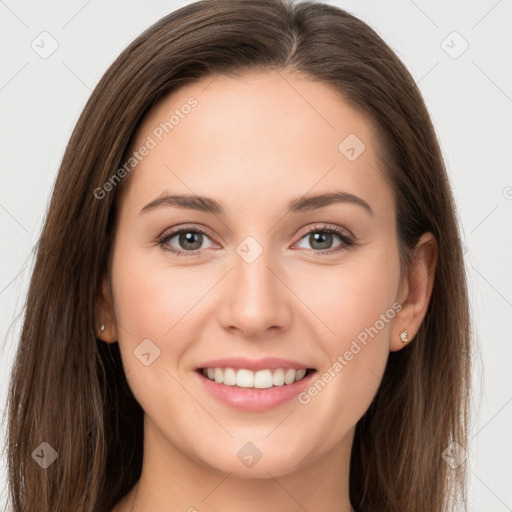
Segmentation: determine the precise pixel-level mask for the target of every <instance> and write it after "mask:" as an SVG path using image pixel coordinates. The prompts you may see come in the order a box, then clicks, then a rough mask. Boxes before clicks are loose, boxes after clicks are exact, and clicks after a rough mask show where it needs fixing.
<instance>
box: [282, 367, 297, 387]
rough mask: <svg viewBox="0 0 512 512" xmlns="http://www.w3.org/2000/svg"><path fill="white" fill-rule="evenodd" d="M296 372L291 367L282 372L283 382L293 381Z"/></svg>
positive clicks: (289, 382)
mask: <svg viewBox="0 0 512 512" xmlns="http://www.w3.org/2000/svg"><path fill="white" fill-rule="evenodd" d="M296 373H297V372H296V371H295V370H294V369H293V368H289V369H288V370H286V373H285V374H284V383H285V384H291V383H292V382H295V375H296Z"/></svg>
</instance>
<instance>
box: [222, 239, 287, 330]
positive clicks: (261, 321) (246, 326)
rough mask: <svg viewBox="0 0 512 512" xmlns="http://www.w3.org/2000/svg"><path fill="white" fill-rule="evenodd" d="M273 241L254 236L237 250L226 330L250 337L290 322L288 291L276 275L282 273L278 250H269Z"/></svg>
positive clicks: (225, 308)
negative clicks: (286, 293)
mask: <svg viewBox="0 0 512 512" xmlns="http://www.w3.org/2000/svg"><path fill="white" fill-rule="evenodd" d="M269 240H270V237H265V241H264V242H263V243H260V242H259V241H258V240H257V239H256V238H255V237H254V236H248V237H246V238H245V239H244V240H242V242H241V243H240V244H239V245H238V246H237V247H236V248H235V254H234V258H233V266H234V268H233V272H231V279H230V281H229V283H230V284H229V290H227V297H226V298H225V300H224V301H223V303H224V305H223V312H222V316H221V318H222V321H223V323H224V326H225V327H227V326H231V327H237V328H239V329H241V330H242V331H244V332H245V334H246V335H254V334H257V333H263V332H264V331H265V330H267V329H268V328H269V327H279V326H281V327H282V326H283V325H284V323H285V322H286V321H287V320H288V319H289V317H288V315H287V314H286V311H287V307H286V297H285V296H284V295H283V294H285V292H286V290H285V287H284V286H283V284H282V283H281V282H280V280H279V279H278V278H277V277H276V275H275V273H278V272H279V271H278V270H276V269H278V267H279V265H278V262H277V259H276V257H275V255H276V251H273V250H272V248H271V247H265V244H268V243H270V242H269ZM270 269H272V271H271V270H270Z"/></svg>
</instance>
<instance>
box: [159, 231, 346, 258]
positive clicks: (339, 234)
mask: <svg viewBox="0 0 512 512" xmlns="http://www.w3.org/2000/svg"><path fill="white" fill-rule="evenodd" d="M335 238H338V239H340V240H341V244H339V245H338V246H337V247H335V248H334V249H331V248H330V246H331V245H332V243H333V240H334V239H335ZM174 239H175V240H174ZM173 240H174V241H173ZM205 240H210V242H211V238H210V236H209V234H208V233H207V232H206V231H205V230H204V229H202V228H199V227H197V226H194V227H186V226H185V227H182V228H179V229H175V230H173V231H171V232H167V233H164V234H163V235H162V236H160V237H159V238H158V240H157V242H158V244H159V245H160V246H162V247H163V248H164V249H165V250H167V251H170V252H172V253H173V254H176V255H177V256H196V255H197V254H198V253H199V252H200V251H201V249H205V247H203V242H204V241H205ZM303 240H306V241H307V242H309V243H310V244H311V246H312V251H313V254H314V255H315V256H318V255H323V254H332V253H335V252H338V251H341V250H343V249H348V248H350V247H353V246H354V245H355V240H354V238H353V235H352V234H351V233H350V232H349V231H347V230H345V229H344V228H341V227H340V226H331V227H329V226H315V227H313V228H311V229H310V230H309V231H308V232H307V233H306V234H305V235H303V236H302V238H301V239H300V241H301V242H302V241H303ZM210 247H211V246H210ZM301 248H303V249H304V247H301Z"/></svg>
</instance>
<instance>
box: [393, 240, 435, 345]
mask: <svg viewBox="0 0 512 512" xmlns="http://www.w3.org/2000/svg"><path fill="white" fill-rule="evenodd" d="M437 251H438V249H437V241H436V239H435V237H434V235H433V234H432V233H424V234H423V235H422V236H421V238H420V239H419V241H418V243H417V244H416V247H415V248H414V251H413V255H412V258H411V261H410V263H409V266H408V269H407V275H406V276H405V279H406V282H405V283H403V284H404V286H403V287H402V288H403V289H404V290H405V292H404V294H405V298H404V300H403V301H402V309H401V310H400V312H399V313H398V315H397V316H396V318H395V321H394V324H393V327H392V329H391V340H390V344H389V350H390V351H391V352H394V351H396V350H400V349H401V348H403V347H404V346H405V345H408V344H409V343H411V342H414V336H415V335H416V333H417V332H418V330H419V328H420V326H421V324H422V322H423V319H424V318H425V315H426V313H427V309H428V305H429V303H430V298H431V296H432V290H433V288H434V281H435V270H436V264H437Z"/></svg>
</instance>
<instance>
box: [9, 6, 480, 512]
mask: <svg viewBox="0 0 512 512" xmlns="http://www.w3.org/2000/svg"><path fill="white" fill-rule="evenodd" d="M253 69H261V70H283V69H289V70H296V71H299V72H301V73H305V74H307V75H309V76H310V77H311V79H313V80H319V81H322V82H324V83H327V84H330V85H331V86H332V87H334V88H335V89H337V90H339V91H340V92H341V93H342V94H343V96H344V97H345V98H346V99H347V100H348V101H349V102H350V103H351V104H352V105H353V106H354V107H356V108H357V109H358V110H359V111H360V112H361V113H363V114H364V115H366V116H368V117H369V119H370V120H371V121H372V123H373V125H374V127H375V130H376V133H377V135H378V140H379V150H380V157H381V161H382V166H383V169H384V170H385V173H386V177H387V179H388V180H389V183H390V184H391V186H392V188H393V191H394V195H395V202H396V218H397V229H398V234H399V246H400V253H401V255H402V257H403V259H404V261H406V262H407V261H408V258H409V257H410V254H411V251H412V249H413V247H414V245H415V244H416V242H417V241H418V239H419V237H420V236H421V235H422V234H423V233H424V232H427V231H430V232H432V233H433V234H434V235H435V237H436V239H437V242H438V247H439V254H438V262H437V270H436V276H435V283H434V289H433V295H432V298H431V301H430V304H429V309H428V312H427V315H426V318H425V320H424V322H423V324H422V325H421V328H420V330H419V332H418V333H417V335H416V337H415V339H414V342H413V343H411V344H410V345H408V346H407V347H405V348H404V349H402V350H399V351H397V352H392V353H391V354H390V357H389V359H388V364H387V367H386V370H385V374H384V377H383V380H382V383H381V386H380V388H379V390H378V392H377V395H376V396H375V399H374V400H373V402H372V404H371V406H370V408H369V409H368V411H367V412H366V413H365V415H364V416H363V418H362V419H361V420H360V421H359V422H358V424H357V427H356V433H355V439H354V445H353V450H352V456H351V465H350V499H351V502H352V504H353V505H354V507H355V508H356V510H358V511H361V512H362V511H365V512H366V511H372V512H375V511H378V512H418V511H428V512H434V511H435V512H439V511H448V510H452V507H453V506H454V505H456V506H457V507H458V510H462V507H464V510H465V508H466V470H465V464H462V465H460V466H459V467H458V468H456V469H453V468H452V467H450V466H449V465H448V464H447V463H446V462H445V460H444V458H443V456H442V454H443V452H444V450H445V449H446V448H447V447H448V446H449V444H450V443H451V442H457V443H458V444H459V445H460V446H462V447H464V448H467V447H466V442H467V435H468V419H469V401H470V366H471V360H470V356H471V345H470V339H471V336H470V323H469V312H468V298H467V289H466V276H465V270H464V264H463V257H462V250H461V241H460V235H459V228H458V225H457V218H456V214H455V208H454V203H453V198H452V193H451V190H450V185H449V182H448V179H447V174H446V170H445V166H444V162H443V158H442V155H441V152H440V148H439V144H438V141H437V138H436V134H435V132H434V129H433V126H432V123H431V120H430V118H429V115H428V112H427V109H426V107H425V104H424V101H423V99H422V96H421V94H420V92H419V90H418V88H417V86H416V84H415V82H414V80H413V78H412V77H411V75H410V74H409V72H408V71H407V70H406V68H405V67H404V65H403V64H402V62H401V61H400V60H399V58H398V57H397V56H396V55H395V53H394V52H393V51H392V50H391V49H390V48H389V47H388V46H387V45H386V43H385V42H384V41H383V40H382V39H381V38H380V37H379V36H378V35H377V33H376V32H375V31H374V30H372V29H371V28H370V27H369V26H368V25H366V24H365V23H364V22H362V21H361V20H359V19H357V18H356V17H354V16H352V15H351V14H349V13H347V12H345V11H344V10H342V9H339V8H336V7H333V6H329V5H325V4H320V3H315V2H301V3H294V2H291V1H286V0H205V1H200V2H196V3H193V4H190V5H188V6H186V7H183V8H181V9H179V10H177V11H175V12H173V13H171V14H169V15H167V16H165V17H164V18H162V19H161V20H159V21H158V22H157V23H155V24H154V25H153V26H151V27H150V28H149V29H147V30H146V31H145V32H144V33H142V34H141V35H140V36H139V37H138V38H137V39H135V40H134V41H133V42H132V43H131V44H130V45H129V46H128V47H127V48H126V49H125V50H124V51H123V52H122V53H121V55H120V56H119V57H118V58H117V59H116V60H115V62H114V63H113V64H112V65H111V66H110V68H109V69H108V70H107V72H106V73H105V75H104V76H103V77H102V79H101V80H100V82H99V83H98V85H97V86H96V88H95V89H94V91H93V93H92V95H91V97H90V99H89V101H88V103H87V105H86V106H85V108H84V110H83V112H82V114H81V116H80V118H79V120H78V122H77V125H76V127H75V129H74V131H73V133H72V136H71V139H70V141H69V144H68V146H67V149H66V152H65V154H64V157H63V160H62V163H61V166H60V169H59V173H58V176H57V179H56V183H55V187H54V190H53V194H52V198H51V204H50V207H49V210H48V213H47V217H46V221H45V224H44V228H43V231H42V234H41V238H40V241H39V246H38V249H37V255H36V261H35V267H34V270H33V275H32V278H31V283H30V288H29V292H28V297H27V301H26V309H25V316H24V323H23V328H22V333H21V339H20V343H19V348H18V352H17V357H16V360H15V364H14V367H13V373H12V380H11V387H10V394H9V425H8V464H9V490H10V496H11V499H12V504H13V507H14V511H15V512H33V511H34V510H38V511H39V512H69V511H71V510H72V511H74V512H90V511H109V510H111V508H112V507H113V506H114V505H115V504H116V503H117V502H118V501H119V500H120V498H121V497H123V496H124V495H125V494H126V493H127V492H128V491H129V490H130V488H131V487H132V486H133V485H134V483H135V482H136V481H137V479H138V478H139V476H140V472H141V467H142V454H143V453H142V443H143V428H142V425H143V423H142V420H143V411H142V409H141V407H140V406H139V405H138V404H137V402H136V401H135V399H134V397H133V395H132V394H131V391H130V389H129V387H128V385H127V382H126V379H125V375H124V372H123V367H122V364H121V359H120V354H119V350H118V344H117V343H114V344H106V343H104V342H102V341H100V340H98V339H97V338H96V335H95V332H96V331H95V326H96V319H95V305H96V300H97V297H98V292H99V286H100V282H101V279H102V277H103V276H105V275H108V272H109V255H110V247H111V241H112V235H113V228H114V226H115V222H116V218H115V206H116V202H117V201H118V196H119V191H120V187H113V189H112V190H109V191H108V192H107V193H105V197H103V198H102V199H98V198H97V197H96V196H95V194H94V191H95V190H97V189H98V188H99V187H100V188H101V187H103V185H104V184H105V183H106V182H107V181H108V180H109V179H111V177H112V175H113V174H114V173H115V172H116V170H117V169H119V167H120V166H122V165H123V162H124V159H125V158H126V155H127V152H128V150H129V148H130V146H131V144H132V142H133V140H134V135H135V133H136V131H137V128H138V127H139V126H140V123H141V121H142V119H143V118H144V116H145V115H146V114H147V112H148V111H149V109H151V107H152V106H153V105H154V104H155V103H156V102H157V101H158V100H160V99H161V98H163V97H164V96H165V95H167V94H169V93H171V92H172V91H174V90H176V89H177V88H179V87H182V86H184V85H186V84H189V83H191V82H193V81H195V80H197V79H199V78H202V77H204V76H207V75H212V76H213V75H215V74H231V73H241V72H242V73H243V72H244V71H247V70H253ZM128 179H129V177H127V178H125V181H124V182H123V184H122V185H124V183H126V180H128ZM42 442H47V443H48V444H49V445H50V446H51V447H53V448H54V449H55V451H56V452H57V453H58V458H57V460H56V461H55V462H54V463H53V464H52V465H50V466H49V467H48V468H46V469H41V467H40V466H39V465H38V464H36V462H34V460H32V454H33V452H34V450H35V449H36V448H37V447H38V446H39V445H40V443H42Z"/></svg>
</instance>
